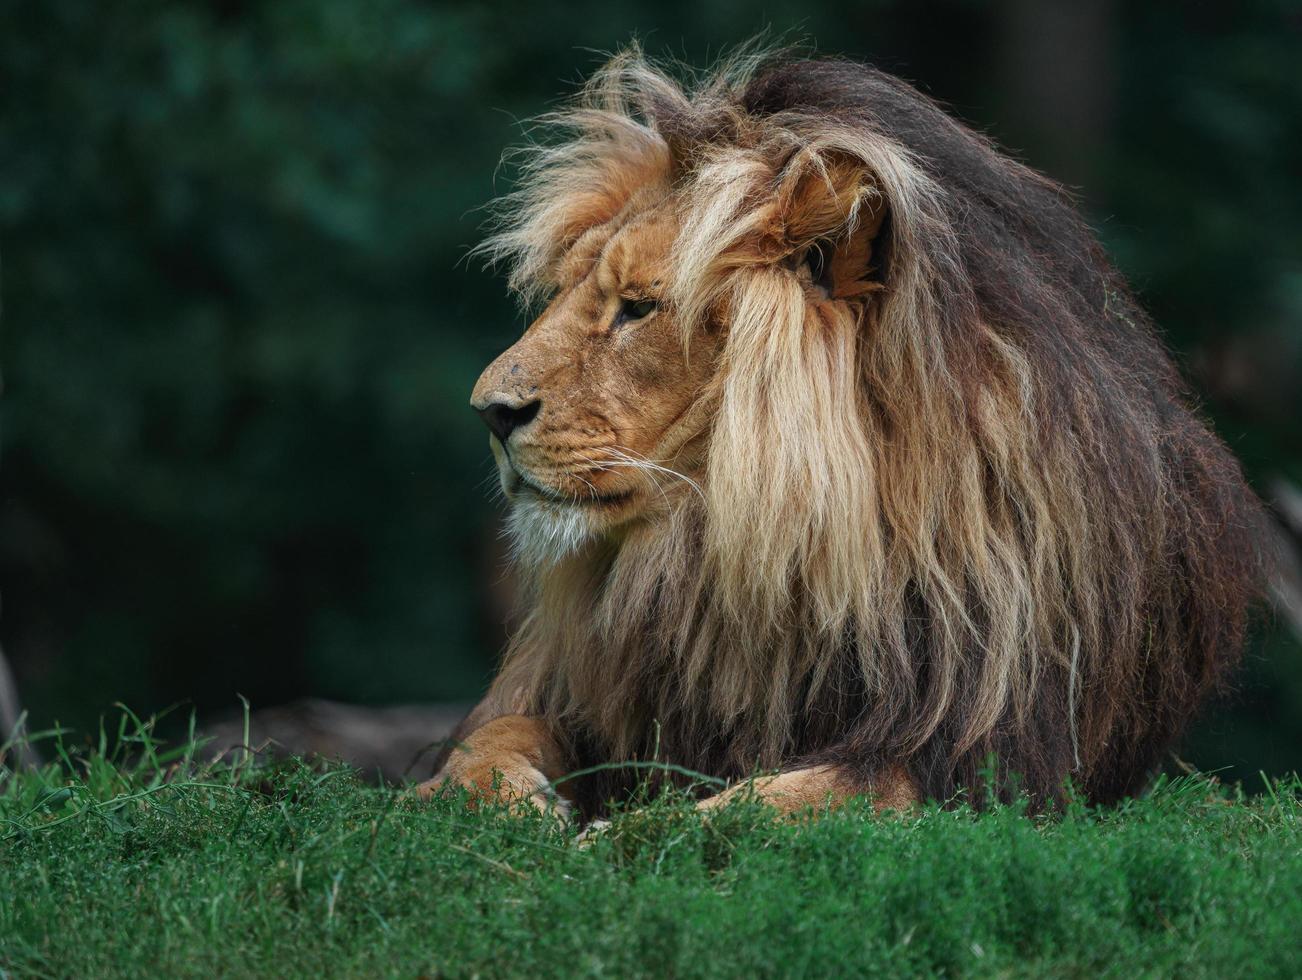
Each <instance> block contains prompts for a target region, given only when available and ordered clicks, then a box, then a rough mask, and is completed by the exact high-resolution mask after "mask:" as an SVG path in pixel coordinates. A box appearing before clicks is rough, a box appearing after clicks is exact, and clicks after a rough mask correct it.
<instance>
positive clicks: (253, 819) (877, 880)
mask: <svg viewBox="0 0 1302 980" xmlns="http://www.w3.org/2000/svg"><path fill="white" fill-rule="evenodd" d="M149 732H150V726H149V725H148V724H140V723H138V722H135V721H134V720H133V719H129V718H127V717H125V716H124V719H123V724H122V726H121V728H120V729H119V731H118V733H117V735H116V736H114V737H109V738H105V737H102V736H101V738H100V739H99V740H98V741H97V742H96V743H95V744H92V745H88V746H85V747H83V748H82V749H81V750H80V751H79V752H76V753H73V752H71V751H70V750H68V749H67V747H66V746H65V745H63V743H62V741H61V740H58V739H56V740H54V741H53V742H51V743H48V744H49V745H50V746H52V747H53V752H54V753H55V754H57V756H58V761H57V762H56V763H54V764H51V765H49V766H47V767H46V768H45V769H43V770H42V771H40V772H35V773H23V774H17V775H15V774H12V773H5V774H3V775H0V976H3V975H5V974H11V975H14V976H51V977H68V976H72V977H112V976H142V975H144V976H148V975H169V976H170V975H180V976H202V977H208V976H215V975H229V976H248V975H263V976H277V977H280V976H320V975H329V976H365V977H370V976H389V975H391V976H410V977H415V976H420V975H425V976H439V975H442V976H455V977H462V976H467V977H468V976H474V975H476V974H478V975H481V976H513V975H532V976H596V975H610V976H629V975H639V974H650V975H657V976H684V977H686V976H743V975H746V976H748V975H754V974H760V975H777V976H824V975H844V974H852V975H853V974H864V973H870V972H871V973H874V974H881V975H886V976H892V975H896V976H913V975H917V974H946V975H971V974H975V975H1001V976H1036V977H1038V976H1044V975H1053V976H1095V975H1100V974H1104V975H1115V976H1127V977H1128V976H1133V975H1136V974H1140V975H1182V976H1185V975H1191V976H1208V977H1226V976H1245V975H1246V976H1296V975H1298V974H1300V973H1302V783H1299V782H1298V781H1297V780H1296V779H1294V780H1290V781H1282V782H1277V783H1272V784H1271V787H1270V792H1268V793H1267V794H1265V795H1262V796H1258V797H1245V796H1242V795H1241V794H1238V793H1236V792H1234V791H1231V790H1228V789H1226V788H1224V787H1221V786H1219V785H1217V784H1216V783H1215V782H1214V781H1212V780H1210V779H1208V778H1207V777H1201V776H1198V777H1187V778H1180V779H1177V780H1171V781H1162V782H1160V783H1159V784H1158V785H1157V786H1156V787H1155V788H1154V790H1153V791H1152V792H1151V793H1149V794H1148V795H1147V796H1146V797H1145V798H1143V799H1142V800H1137V801H1133V802H1130V803H1127V804H1125V805H1123V806H1120V807H1117V808H1112V809H1107V810H1091V809H1088V808H1085V807H1074V808H1072V809H1071V810H1070V811H1069V812H1067V813H1066V814H1064V815H1062V816H1060V817H1057V818H1052V819H1050V818H1037V819H1033V818H1031V817H1028V816H1026V815H1025V813H1024V811H1023V808H1022V807H1019V806H1006V807H1001V808H998V809H995V810H993V811H990V812H987V813H983V814H975V813H973V812H971V811H970V810H967V809H965V808H962V807H960V808H957V809H951V810H944V809H941V808H938V807H929V808H926V809H923V810H921V811H919V812H917V813H913V814H910V815H907V816H903V817H890V818H875V817H873V816H872V815H871V814H870V812H868V810H867V808H866V807H864V806H854V805H852V806H850V807H849V808H847V809H845V810H842V811H839V812H836V813H833V814H831V815H827V816H824V817H822V818H820V819H817V820H812V821H810V820H805V821H796V822H781V821H778V820H775V819H773V818H772V817H771V816H770V815H769V814H768V813H766V812H765V811H764V810H763V809H762V808H761V807H758V806H756V805H754V804H753V803H742V804H738V805H736V806H733V807H730V808H728V809H726V810H723V811H721V812H719V813H718V814H716V815H715V816H714V818H713V819H711V820H708V821H707V820H703V819H701V818H700V817H699V816H698V815H697V814H696V813H695V812H693V811H692V809H691V807H690V805H689V804H688V803H687V802H686V801H684V800H682V799H678V798H672V797H664V798H661V799H657V800H655V801H654V802H653V803H652V804H651V805H650V806H648V807H646V808H644V809H642V810H640V811H633V812H629V813H626V814H624V815H622V816H620V817H618V818H617V819H616V821H615V823H614V824H613V826H612V827H611V828H610V830H609V831H608V832H607V833H605V834H604V835H602V836H600V837H598V838H597V839H596V841H595V843H593V844H592V845H591V846H589V847H578V846H576V845H575V843H574V831H572V830H566V829H562V828H560V827H559V826H558V825H557V824H556V822H555V821H554V820H552V819H551V818H549V817H546V816H543V815H538V814H535V815H530V816H516V815H511V814H509V813H505V812H502V811H500V810H493V811H487V812H478V813H472V812H469V811H467V810H466V809H465V808H464V807H463V806H462V805H461V804H460V802H459V801H457V800H444V801H439V802H436V803H433V804H428V805H422V804H419V803H417V802H415V801H413V800H411V799H410V798H408V797H407V796H404V795H403V794H402V793H400V792H397V791H394V790H389V789H382V788H375V787H372V786H367V785H365V784H364V783H363V782H361V781H360V780H359V779H358V778H357V777H356V776H355V775H354V774H353V773H352V772H350V771H349V770H347V769H344V768H340V767H337V766H336V767H322V766H320V765H307V764H305V763H303V762H300V761H291V762H282V763H274V764H273V763H259V762H257V761H249V760H238V762H237V763H236V764H227V765H214V766H203V765H198V764H196V763H195V761H194V756H193V748H192V747H181V748H178V749H173V750H172V751H171V752H170V753H169V752H164V751H163V750H162V749H161V748H160V747H159V746H158V745H157V744H156V743H155V742H154V741H153V740H152V739H151V737H150V734H149ZM49 751H50V749H47V752H49Z"/></svg>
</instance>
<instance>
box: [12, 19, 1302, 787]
mask: <svg viewBox="0 0 1302 980" xmlns="http://www.w3.org/2000/svg"><path fill="white" fill-rule="evenodd" d="M1033 7H1034V5H1031V6H1030V7H1028V6H1027V5H1025V4H1020V5H1019V4H1012V3H1010V4H1003V5H995V6H987V5H982V4H974V3H971V2H970V0H946V2H939V3H929V4H917V3H915V4H906V3H902V2H893V0H878V2H871V3H862V2H860V3H853V4H852V3H846V2H839V0H838V2H829V3H821V4H817V5H813V6H812V7H811V5H810V4H809V3H807V2H795V0H779V2H776V3H770V4H767V5H765V7H764V10H763V12H762V14H761V13H759V12H758V8H756V10H755V11H749V10H742V9H741V8H740V7H738V6H737V5H735V4H732V3H727V2H717V0H711V2H687V0H668V2H664V0H655V2H653V0H620V2H613V3H612V2H600V3H599V2H595V0H581V2H578V3H575V4H570V5H567V6H566V8H565V11H564V14H563V15H558V14H557V12H556V11H555V10H553V9H551V8H548V7H547V6H546V5H536V4H525V3H522V2H517V0H510V2H507V3H504V4H494V5H491V7H490V6H489V5H479V6H472V5H462V4H452V3H431V4H415V3H405V2H399V0H378V2H375V3H367V4H357V3H355V2H351V0H284V2H277V3H274V4H265V5H254V4H248V5H246V4H240V3H229V2H212V3H194V4H170V5H144V4H136V5H118V6H117V7H115V8H114V9H112V10H110V9H109V8H107V7H101V6H100V5H95V4H87V3H84V2H80V0H43V2H40V3H17V2H10V3H0V10H2V11H3V18H2V23H3V30H0V109H2V110H3V112H2V115H0V119H3V126H0V263H2V266H3V282H2V284H0V285H2V289H0V299H2V300H3V306H4V315H3V319H2V320H0V327H3V348H2V355H3V368H4V378H5V384H6V397H5V399H4V408H3V411H4V418H3V432H2V433H0V435H2V436H3V441H2V442H0V477H2V478H3V481H4V483H3V494H0V585H2V587H3V591H4V610H3V619H2V620H0V627H2V628H3V641H4V649H5V651H6V653H7V654H8V655H9V657H10V658H11V659H12V660H13V662H14V664H15V668H16V670H17V672H18V674H19V680H20V686H21V689H22V691H23V693H24V696H25V698H26V701H27V703H28V706H29V707H30V708H31V709H32V713H33V717H34V719H35V721H36V722H37V723H38V724H44V723H48V722H49V721H51V720H52V719H54V718H60V719H62V720H63V721H65V722H68V723H71V724H77V725H82V726H87V725H91V724H93V720H94V718H95V717H97V715H98V714H99V712H101V711H102V710H104V708H105V706H106V705H107V704H108V703H111V702H112V701H113V700H116V699H124V700H128V701H130V702H131V703H135V704H147V705H150V706H153V707H161V706H163V705H166V704H169V703H172V702H175V701H179V700H183V699H193V700H195V701H196V702H197V703H199V704H200V705H203V706H218V705H220V706H222V707H226V706H229V705H230V704H232V703H233V698H234V694H235V692H236V691H243V692H244V693H246V694H248V695H249V696H250V697H251V698H252V699H253V701H254V702H255V703H256V704H258V705H268V704H272V703H275V702H277V701H280V700H283V699H286V698H290V697H293V696H297V695H301V694H308V693H310V694H316V695H320V696H327V697H337V698H343V699H348V700H363V701H374V702H386V701H417V700H427V699H457V700H461V699H467V698H470V697H473V696H474V695H475V694H476V693H477V692H478V691H479V689H480V688H481V686H482V684H483V682H484V680H485V678H486V677H487V675H488V672H489V670H490V669H491V661H492V657H493V656H494V655H495V653H496V652H497V651H498V649H500V647H501V644H502V640H503V631H502V629H501V626H500V610H499V609H497V608H494V609H491V610H490V609H489V608H487V606H488V603H487V600H486V599H485V596H486V595H487V594H488V591H489V587H490V585H491V583H493V582H495V581H496V580H497V579H498V577H499V571H498V569H497V568H496V566H495V553H494V552H493V540H494V538H493V533H492V519H493V509H492V505H491V502H490V500H489V494H488V493H487V492H486V491H485V489H484V487H483V483H482V481H483V480H484V479H485V478H486V477H488V476H489V474H490V472H491V467H490V465H489V460H488V454H487V452H486V451H485V446H484V441H485V440H484V436H483V433H482V430H481V427H480V426H479V425H478V423H477V422H476V420H475V419H474V418H473V417H472V415H471V413H470V412H469V411H468V410H467V409H466V407H465V401H466V397H467V395H468V392H469V389H470V386H471V384H472V383H473V380H474V378H475V377H476V375H477V373H478V371H479V369H480V367H481V365H482V364H484V363H486V362H487V361H488V360H489V358H490V357H491V356H492V355H493V354H494V353H495V352H496V351H497V350H499V349H501V348H502V347H503V346H505V345H506V343H507V342H508V341H509V340H510V338H511V337H512V336H513V335H514V334H515V333H516V332H517V331H518V330H519V328H520V326H521V325H522V318H521V316H520V315H519V313H518V312H517V311H515V310H514V309H513V308H512V307H511V305H510V303H509V302H508V300H507V298H506V297H505V295H504V289H503V287H502V285H501V283H500V281H498V280H497V279H495V278H494V277H492V276H491V275H488V274H486V273H483V272H481V271H479V270H478V269H475V268H467V267H466V266H465V265H458V261H459V259H460V258H461V257H462V256H463V255H464V252H465V249H466V247H467V246H469V245H470V244H472V243H473V242H474V241H475V240H476V239H477V236H478V232H477V230H476V228H477V225H478V223H479V219H478V216H477V214H476V212H475V211H474V209H475V208H477V207H478V206H479V205H482V204H483V203H485V202H486V201H487V200H489V199H490V198H491V197H492V196H493V195H494V194H495V193H496V192H498V191H500V190H502V189H504V188H505V187H506V186H507V185H508V184H509V176H510V175H509V172H507V173H506V174H504V175H502V177H501V179H498V180H496V181H495V179H494V174H495V171H496V167H497V161H498V156H499V154H500V152H501V150H502V149H503V147H505V146H507V145H509V144H511V143H513V142H516V141H518V139H519V137H520V131H519V127H518V126H517V122H516V121H517V120H518V119H522V118H525V117H528V116H531V115H534V114H536V113H538V112H540V111H542V110H543V109H545V108H547V107H548V106H549V105H550V104H552V103H553V101H554V100H555V99H556V98H557V97H558V96H560V95H562V94H563V93H565V92H568V91H571V90H572V88H573V82H575V81H576V80H577V79H578V78H579V77H580V76H581V75H582V74H583V73H584V72H586V71H588V70H590V69H591V68H592V67H593V66H594V65H595V64H596V63H597V62H598V61H599V60H600V57H599V55H597V54H595V53H594V51H596V50H609V49H611V48H614V47H616V46H618V45H620V44H622V43H625V42H626V41H627V40H628V39H629V38H630V37H632V36H634V35H639V36H642V37H644V38H645V39H646V41H647V46H648V48H649V49H650V50H651V51H652V52H654V53H669V54H675V55H681V56H682V57H684V58H685V59H686V60H688V61H691V62H695V63H704V62H707V61H708V60H709V59H710V57H712V56H713V55H714V54H717V53H718V52H719V51H720V50H721V49H723V48H725V47H727V46H729V45H732V44H735V43H737V42H738V41H740V40H741V39H743V38H745V37H747V36H748V35H750V34H752V33H754V32H755V31H757V30H759V29H761V28H764V27H766V26H770V27H772V28H773V30H774V32H775V34H779V35H780V34H783V33H784V32H788V33H792V34H795V35H797V36H798V35H805V36H808V37H809V38H811V39H813V40H815V41H816V42H818V44H819V45H820V47H821V49H822V50H824V51H827V52H844V53H846V54H849V55H851V56H855V57H864V58H868V59H871V60H874V61H875V62H877V63H878V64H880V65H881V66H882V67H884V68H886V69H888V70H893V71H897V72H899V73H900V74H902V75H903V76H905V77H907V78H911V79H913V80H916V81H918V82H919V83H920V84H922V86H923V87H924V88H925V89H926V90H928V91H930V92H932V93H933V94H935V95H937V96H939V97H941V98H943V99H945V100H947V101H948V102H949V103H950V104H951V105H952V106H953V107H954V109H955V111H956V112H957V113H958V114H959V115H961V116H962V117H964V118H965V119H967V120H968V121H970V122H973V123H975V124H977V125H978V126H981V127H983V128H988V129H990V130H991V131H992V133H993V134H994V135H996V136H997V137H999V138H1000V139H1002V140H1004V141H1005V142H1006V143H1007V144H1008V145H1010V146H1012V147H1015V148H1026V152H1027V154H1028V156H1029V157H1030V162H1032V163H1033V164H1034V163H1038V164H1041V165H1045V166H1050V165H1051V163H1052V162H1053V160H1054V159H1055V158H1053V157H1052V156H1051V155H1044V156H1038V155H1037V154H1038V147H1039V146H1040V145H1041V144H1042V142H1043V141H1042V140H1040V139H1038V138H1037V137H1038V136H1039V135H1041V134H1037V133H1036V132H1035V131H1033V130H1032V129H1030V128H1027V127H1026V126H1021V128H1019V123H1018V122H1017V120H1018V119H1021V118H1023V117H1021V116H1020V115H1019V114H1018V113H1017V112H1016V108H1017V105H1018V103H1019V101H1025V98H1026V95H1027V92H1026V89H1027V87H1028V86H1029V85H1030V84H1031V82H1030V81H1029V80H1026V79H1020V80H1019V79H1010V78H1008V77H1007V74H1006V72H1005V71H1004V65H1005V62H1006V60H1007V59H1006V58H1005V57H1004V56H1003V55H1002V54H1001V51H1003V45H1004V44H1005V43H1006V41H1007V36H1008V35H1009V33H1010V28H1011V26H1013V25H1014V22H1015V19H1016V18H1018V17H1024V16H1026V14H1027V12H1028V11H1029V10H1031V9H1033ZM1140 8H1142V9H1140ZM1108 30H1109V32H1110V33H1109V37H1108V50H1109V51H1110V52H1111V55H1110V59H1111V60H1109V61H1108V62H1107V64H1106V65H1102V66H1100V69H1101V70H1100V71H1099V72H1098V73H1096V74H1094V75H1092V76H1091V78H1092V80H1093V82H1094V83H1096V84H1097V85H1098V86H1100V87H1101V88H1102V89H1105V90H1106V92H1105V96H1104V99H1103V101H1104V102H1105V103H1106V104H1107V105H1108V106H1110V110H1109V114H1108V118H1107V120H1106V124H1105V125H1104V126H1103V128H1102V129H1101V130H1099V131H1098V132H1097V133H1094V134H1092V135H1091V138H1095V137H1097V139H1098V140H1099V142H1097V143H1096V144H1092V145H1090V146H1089V147H1087V148H1086V150H1087V151H1088V152H1087V155H1088V156H1089V158H1090V161H1091V162H1090V166H1091V168H1092V169H1090V171H1089V173H1088V175H1087V177H1086V178H1084V183H1085V186H1084V187H1082V189H1081V190H1082V194H1083V201H1084V204H1085V206H1086V208H1087V211H1088V212H1089V213H1090V214H1091V215H1092V216H1093V218H1094V219H1095V221H1096V223H1097V224H1098V225H1099V227H1100V229H1101V232H1102V234H1103V236H1104V238H1105V240H1106V241H1107V243H1108V245H1109V247H1110V248H1112V249H1113V251H1114V252H1115V254H1116V255H1117V257H1118V259H1119V261H1120V264H1121V266H1122V268H1123V270H1124V271H1125V272H1126V273H1127V274H1128V275H1130V276H1131V277H1132V278H1133V279H1134V281H1135V283H1136V285H1137V287H1138V288H1139V290H1140V291H1141V293H1142V295H1143V298H1144V300H1145V302H1146V303H1148V304H1149V305H1150V306H1151V307H1152V308H1153V309H1154V311H1155V312H1156V314H1157V316H1158V319H1159V322H1161V323H1162V324H1163V327H1164V329H1165V330H1166V331H1167V333H1168V335H1169V337H1170V339H1171V340H1172V342H1173V344H1175V345H1176V346H1177V347H1178V348H1180V349H1181V350H1182V351H1183V352H1185V353H1186V354H1188V360H1189V364H1190V368H1191V371H1192V372H1193V373H1194V374H1195V379H1196V382H1197V385H1198V387H1199V388H1200V390H1203V391H1205V392H1207V393H1208V406H1209V409H1210V410H1213V411H1214V412H1215V414H1216V418H1217V422H1218V424H1219V425H1220V427H1221V430H1222V432H1223V433H1224V434H1225V435H1226V437H1227V439H1228V440H1229V441H1230V442H1231V444H1232V445H1233V446H1234V448H1235V449H1236V450H1237V451H1238V452H1240V453H1241V454H1242V455H1243V456H1244V457H1245V459H1246V460H1247V461H1248V463H1249V466H1250V470H1251V473H1252V475H1253V476H1254V477H1257V478H1258V480H1259V483H1260V485H1262V486H1265V483H1264V480H1265V478H1267V477H1269V476H1271V475H1272V474H1274V473H1276V472H1284V473H1288V474H1291V475H1292V477H1293V478H1294V479H1295V480H1298V479H1299V478H1302V470H1300V469H1299V459H1300V458H1302V443H1299V430H1298V424H1297V420H1298V418H1302V403H1299V402H1298V397H1299V392H1302V384H1297V383H1296V379H1297V376H1298V370H1299V368H1298V364H1299V363H1300V362H1302V331H1298V329H1297V323H1298V322H1299V318H1302V272H1300V271H1299V270H1302V243H1300V240H1299V236H1298V234H1297V228H1298V227H1299V226H1300V225H1302V194H1300V193H1299V190H1298V183H1297V180H1296V175H1297V174H1298V173H1300V172H1302V146H1300V145H1299V129H1298V127H1297V126H1296V125H1295V122H1296V120H1297V119H1298V118H1299V117H1302V73H1299V72H1298V71H1297V70H1296V67H1295V61H1296V50H1297V47H1298V30H1299V27H1298V21H1297V17H1296V13H1295V12H1293V11H1292V7H1291V5H1289V4H1287V3H1282V2H1279V0H1252V2H1248V3H1243V4H1233V5H1221V6H1220V7H1219V8H1216V9H1215V10H1213V9H1212V8H1208V9H1207V10H1206V11H1197V12H1195V11H1193V10H1191V9H1190V8H1189V5H1186V4H1180V3H1175V2H1162V3H1156V4H1143V5H1136V6H1135V7H1134V8H1133V9H1132V8H1131V7H1130V6H1126V5H1118V6H1117V7H1116V9H1115V10H1114V15H1113V16H1112V19H1111V21H1110V22H1109V27H1108ZM1109 66H1110V67H1109ZM1051 169H1052V168H1051ZM1243 345H1246V348H1245V349H1246V350H1247V351H1248V363H1249V364H1250V365H1256V366H1255V367H1253V368H1252V370H1253V371H1257V372H1258V373H1257V374H1253V373H1251V372H1250V373H1249V374H1248V375H1247V378H1248V380H1247V382H1246V383H1243V382H1236V381H1235V379H1236V378H1240V375H1237V374H1235V373H1234V372H1232V371H1231V372H1228V373H1227V372H1226V371H1223V370H1222V368H1223V366H1224V365H1225V364H1226V363H1230V362H1231V361H1232V360H1233V357H1238V356H1239V354H1237V353H1234V352H1235V351H1239V350H1240V347H1242V346H1243ZM1254 352H1255V353H1254ZM1232 355H1233V356H1232ZM1234 363H1238V362H1237V361H1235V362H1234ZM1262 372H1264V373H1262ZM1236 383H1237V384H1239V387H1237V388H1236V387H1235V384H1236ZM1245 385H1246V387H1245ZM1268 643H1269V645H1267V646H1263V647H1262V648H1261V649H1263V650H1265V651H1266V652H1267V654H1268V655H1260V656H1256V657H1254V658H1253V659H1252V661H1251V669H1250V672H1249V673H1248V674H1247V675H1246V680H1245V684H1244V691H1245V693H1244V695H1243V696H1242V697H1241V698H1240V700H1239V702H1238V704H1239V707H1238V708H1236V709H1234V710H1232V711H1231V712H1230V713H1223V714H1222V715H1220V716H1218V717H1217V719H1216V720H1215V721H1214V723H1213V727H1212V728H1210V729H1208V730H1207V731H1208V732H1209V733H1210V734H1208V735H1205V736H1204V737H1202V738H1201V740H1200V741H1197V742H1195V743H1194V744H1195V748H1194V751H1193V758H1194V760H1195V761H1196V762H1198V763H1199V764H1201V765H1204V766H1207V767H1215V766H1220V765H1225V764H1229V763H1233V764H1235V765H1237V766H1239V767H1240V768H1239V769H1237V770H1236V772H1237V773H1240V774H1251V773H1255V771H1256V770H1257V769H1258V768H1265V769H1267V771H1273V772H1282V771H1285V770H1286V769H1288V768H1294V767H1297V766H1298V765H1299V762H1300V761H1302V760H1299V757H1298V755H1297V746H1298V745H1302V655H1300V654H1299V652H1298V650H1297V647H1296V645H1295V644H1293V643H1291V641H1288V640H1285V639H1283V638H1282V637H1280V636H1279V635H1276V636H1275V638H1274V639H1271V640H1269V641H1268Z"/></svg>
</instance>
